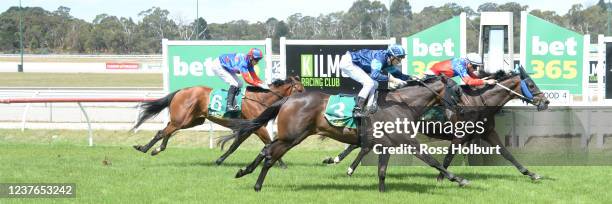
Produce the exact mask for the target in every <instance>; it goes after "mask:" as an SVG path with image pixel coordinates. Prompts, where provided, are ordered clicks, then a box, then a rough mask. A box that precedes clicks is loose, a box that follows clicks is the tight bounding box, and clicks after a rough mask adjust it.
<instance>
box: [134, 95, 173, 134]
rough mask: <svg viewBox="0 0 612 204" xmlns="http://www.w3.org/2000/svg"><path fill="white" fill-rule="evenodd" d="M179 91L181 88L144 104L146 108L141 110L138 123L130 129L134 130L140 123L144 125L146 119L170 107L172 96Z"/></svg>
mask: <svg viewBox="0 0 612 204" xmlns="http://www.w3.org/2000/svg"><path fill="white" fill-rule="evenodd" d="M178 91H179V90H177V91H175V92H172V93H170V94H168V95H166V96H164V97H163V98H160V99H157V100H155V101H149V102H145V103H144V104H142V108H144V109H143V110H142V111H140V115H139V116H138V122H136V125H134V127H133V128H132V129H131V130H130V131H133V130H134V129H136V128H138V127H139V126H140V125H142V123H143V122H144V121H146V120H148V119H150V118H152V117H155V116H156V115H157V114H159V112H161V111H162V110H164V109H165V108H166V107H168V106H169V105H170V102H172V98H174V95H175V94H176V93H177V92H178Z"/></svg>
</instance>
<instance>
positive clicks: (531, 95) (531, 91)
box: [496, 66, 550, 111]
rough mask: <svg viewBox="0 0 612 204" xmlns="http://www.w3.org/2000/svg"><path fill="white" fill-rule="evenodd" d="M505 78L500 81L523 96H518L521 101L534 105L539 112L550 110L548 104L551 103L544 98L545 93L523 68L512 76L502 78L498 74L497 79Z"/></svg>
mask: <svg viewBox="0 0 612 204" xmlns="http://www.w3.org/2000/svg"><path fill="white" fill-rule="evenodd" d="M499 77H501V78H504V80H500V83H502V85H504V84H505V85H506V86H507V87H510V88H511V89H513V90H515V92H517V93H520V94H521V95H522V96H518V95H517V97H519V98H521V100H523V101H525V102H526V103H530V104H533V105H535V106H536V107H537V109H538V111H542V110H546V109H547V108H548V104H549V103H550V101H549V100H548V99H547V98H546V97H545V96H544V93H543V92H542V91H540V88H539V87H538V85H537V84H536V83H535V82H534V81H533V80H532V79H531V77H530V76H529V74H527V72H526V71H525V68H523V66H520V67H519V68H518V69H517V71H515V72H514V73H512V74H510V75H505V76H503V74H502V75H501V76H500V74H499V73H498V74H497V75H496V78H499Z"/></svg>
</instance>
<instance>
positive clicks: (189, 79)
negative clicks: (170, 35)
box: [162, 39, 272, 92]
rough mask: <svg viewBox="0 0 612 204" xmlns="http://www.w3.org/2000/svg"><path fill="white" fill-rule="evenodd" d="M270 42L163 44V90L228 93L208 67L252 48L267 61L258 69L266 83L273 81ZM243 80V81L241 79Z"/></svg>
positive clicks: (262, 62)
mask: <svg viewBox="0 0 612 204" xmlns="http://www.w3.org/2000/svg"><path fill="white" fill-rule="evenodd" d="M270 45H271V40H269V39H268V40H261V41H168V40H166V39H164V40H163V63H162V64H163V66H164V89H165V90H167V91H170V92H171V91H175V90H178V89H181V88H185V87H191V86H207V87H211V88H224V89H227V88H228V85H227V84H226V83H225V82H223V81H222V80H221V79H220V78H219V77H217V76H215V74H214V73H213V71H212V70H211V69H210V68H209V67H206V64H209V63H206V62H207V61H212V60H214V59H216V58H217V57H219V56H220V55H222V54H226V53H247V52H248V51H249V50H250V49H251V48H259V49H261V50H262V51H263V52H264V59H263V60H261V61H259V63H258V64H257V65H255V72H256V73H257V75H258V76H259V77H260V78H261V80H263V81H268V80H266V79H268V78H270V77H269V75H270V72H269V70H270V68H268V66H269V64H270V63H267V62H269V61H270V59H271V56H270V55H271V53H272V52H271V46H270ZM239 77H240V78H241V80H242V77H241V76H240V75H239Z"/></svg>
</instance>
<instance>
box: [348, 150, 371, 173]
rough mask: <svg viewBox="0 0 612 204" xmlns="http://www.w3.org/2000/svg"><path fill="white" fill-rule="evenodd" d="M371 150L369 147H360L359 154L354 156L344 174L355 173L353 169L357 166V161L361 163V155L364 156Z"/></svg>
mask: <svg viewBox="0 0 612 204" xmlns="http://www.w3.org/2000/svg"><path fill="white" fill-rule="evenodd" d="M371 150H372V149H371V148H370V147H362V148H361V149H360V150H359V154H357V157H355V160H353V163H352V164H351V166H350V167H349V168H348V170H347V172H346V174H347V175H349V176H352V175H353V173H355V169H357V167H358V166H359V163H361V160H363V157H365V155H367V154H368V153H369V152H370V151H371Z"/></svg>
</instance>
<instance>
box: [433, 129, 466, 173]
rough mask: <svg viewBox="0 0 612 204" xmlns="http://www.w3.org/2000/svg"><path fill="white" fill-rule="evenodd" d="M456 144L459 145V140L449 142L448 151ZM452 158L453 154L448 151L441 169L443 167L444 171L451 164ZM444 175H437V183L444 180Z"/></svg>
mask: <svg viewBox="0 0 612 204" xmlns="http://www.w3.org/2000/svg"><path fill="white" fill-rule="evenodd" d="M457 144H461V139H458V138H455V139H453V140H452V141H451V144H450V145H449V146H448V149H449V150H450V149H452V148H453V145H457ZM453 158H455V152H453V151H449V152H448V153H447V154H446V156H444V162H443V164H442V167H444V168H445V169H448V166H450V164H451V162H453ZM444 177H445V176H444V174H443V173H440V174H438V178H437V180H438V181H443V180H444Z"/></svg>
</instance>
